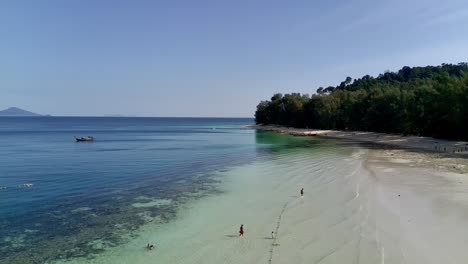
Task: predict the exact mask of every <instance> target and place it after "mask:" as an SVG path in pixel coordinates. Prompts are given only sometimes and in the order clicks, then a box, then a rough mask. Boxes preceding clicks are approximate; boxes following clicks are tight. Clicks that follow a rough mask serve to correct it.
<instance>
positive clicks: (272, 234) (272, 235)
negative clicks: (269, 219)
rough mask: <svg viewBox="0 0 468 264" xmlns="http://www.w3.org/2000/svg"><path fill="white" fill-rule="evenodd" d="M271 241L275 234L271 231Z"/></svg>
mask: <svg viewBox="0 0 468 264" xmlns="http://www.w3.org/2000/svg"><path fill="white" fill-rule="evenodd" d="M271 239H275V232H274V231H271Z"/></svg>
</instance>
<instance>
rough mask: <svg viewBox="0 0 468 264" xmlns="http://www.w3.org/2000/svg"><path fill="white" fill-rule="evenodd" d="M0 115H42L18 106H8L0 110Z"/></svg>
mask: <svg viewBox="0 0 468 264" xmlns="http://www.w3.org/2000/svg"><path fill="white" fill-rule="evenodd" d="M0 116H42V115H40V114H37V113H33V112H29V111H26V110H23V109H21V108H18V107H10V108H7V109H5V110H2V111H0Z"/></svg>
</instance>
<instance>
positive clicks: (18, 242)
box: [0, 117, 270, 263]
mask: <svg viewBox="0 0 468 264" xmlns="http://www.w3.org/2000/svg"><path fill="white" fill-rule="evenodd" d="M252 123H253V120H252V119H201V118H200V119H196V118H195V119H194V118H79V117H73V118H69V117H39V118H0V145H1V146H2V147H1V148H0V156H1V157H2V158H1V159H0V187H1V190H0V229H1V230H2V236H1V238H0V259H3V260H5V261H6V263H44V262H45V261H51V260H56V259H71V258H75V257H90V256H93V255H98V254H100V253H101V252H103V251H104V248H107V247H113V246H116V245H119V244H121V243H124V242H125V240H126V239H127V240H128V238H129V237H131V236H132V232H134V231H136V230H138V228H139V227H140V226H141V225H143V224H145V223H148V222H151V221H155V222H156V221H159V222H168V221H171V219H173V218H174V217H175V214H176V212H177V208H178V207H179V206H180V205H182V204H184V203H185V202H186V201H189V200H193V199H196V198H197V197H202V196H205V195H208V194H210V193H214V192H216V188H215V186H216V184H217V182H216V181H217V180H216V179H215V178H213V177H211V176H212V175H213V173H215V172H217V171H223V170H226V168H228V167H231V166H236V165H242V164H247V163H249V162H252V161H253V160H256V159H261V158H262V157H264V156H265V155H267V154H268V152H269V151H270V149H269V148H264V146H263V144H262V143H261V142H260V143H259V144H257V143H256V141H257V140H258V137H256V136H255V132H254V131H253V130H249V129H245V128H243V127H244V126H245V125H248V124H252ZM88 135H91V136H94V137H95V138H96V142H92V143H76V142H74V140H73V136H88ZM24 184H32V187H23V185H24ZM135 201H138V202H137V203H135ZM155 205H157V206H155ZM93 241H100V242H99V243H100V245H102V246H96V243H93Z"/></svg>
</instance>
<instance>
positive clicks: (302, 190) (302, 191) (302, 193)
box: [301, 188, 304, 197]
mask: <svg viewBox="0 0 468 264" xmlns="http://www.w3.org/2000/svg"><path fill="white" fill-rule="evenodd" d="M303 196H304V188H302V189H301V197H303Z"/></svg>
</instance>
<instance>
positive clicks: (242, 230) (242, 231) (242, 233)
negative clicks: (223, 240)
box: [239, 224, 244, 236]
mask: <svg viewBox="0 0 468 264" xmlns="http://www.w3.org/2000/svg"><path fill="white" fill-rule="evenodd" d="M239 236H244V225H243V224H242V225H241V226H240V230H239Z"/></svg>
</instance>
